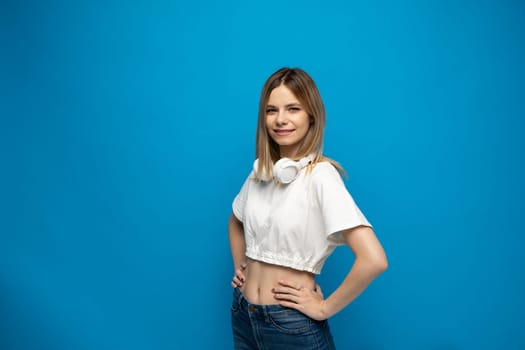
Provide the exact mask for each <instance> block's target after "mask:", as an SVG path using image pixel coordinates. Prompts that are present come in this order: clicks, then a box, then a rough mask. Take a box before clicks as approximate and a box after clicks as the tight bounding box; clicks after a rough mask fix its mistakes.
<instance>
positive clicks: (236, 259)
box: [228, 213, 246, 288]
mask: <svg viewBox="0 0 525 350" xmlns="http://www.w3.org/2000/svg"><path fill="white" fill-rule="evenodd" d="M228 237H229V239H230V249H231V253H232V258H233V269H234V270H235V276H234V277H233V279H232V283H231V285H232V287H233V288H237V287H241V286H242V285H243V283H244V281H245V279H246V278H245V276H244V273H243V271H244V269H245V268H246V255H245V252H246V243H245V241H244V228H243V225H242V222H240V221H239V219H237V218H236V217H235V215H233V213H232V214H231V216H230V220H229V221H228Z"/></svg>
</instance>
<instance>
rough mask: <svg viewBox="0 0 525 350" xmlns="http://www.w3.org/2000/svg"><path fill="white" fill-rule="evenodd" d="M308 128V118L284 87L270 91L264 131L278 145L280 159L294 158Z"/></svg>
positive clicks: (292, 95)
mask: <svg viewBox="0 0 525 350" xmlns="http://www.w3.org/2000/svg"><path fill="white" fill-rule="evenodd" d="M309 128H310V118H309V117H308V114H307V113H306V111H305V110H304V108H303V106H302V105H301V104H300V103H299V100H298V99H297V98H296V97H295V95H294V94H293V93H292V92H291V91H290V89H288V88H287V87H286V86H285V85H280V86H278V87H276V88H275V89H273V90H272V92H271V93H270V98H269V99H268V103H267V104H266V129H267V130H268V134H269V135H270V137H271V138H272V140H274V141H275V142H276V143H277V144H278V145H279V150H280V153H281V157H287V158H291V157H295V156H296V154H297V151H298V149H299V146H300V145H301V141H302V140H303V138H304V137H305V136H306V134H307V133H308V129H309Z"/></svg>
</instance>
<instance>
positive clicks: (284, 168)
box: [273, 158, 303, 184]
mask: <svg viewBox="0 0 525 350" xmlns="http://www.w3.org/2000/svg"><path fill="white" fill-rule="evenodd" d="M302 168H303V167H302V166H301V164H300V162H296V161H294V160H291V159H288V158H281V159H279V160H278V161H277V163H275V164H274V166H273V175H274V177H275V178H276V179H277V181H279V182H280V183H282V184H289V183H290V182H292V181H293V180H295V178H296V177H297V175H299V171H301V169H302Z"/></svg>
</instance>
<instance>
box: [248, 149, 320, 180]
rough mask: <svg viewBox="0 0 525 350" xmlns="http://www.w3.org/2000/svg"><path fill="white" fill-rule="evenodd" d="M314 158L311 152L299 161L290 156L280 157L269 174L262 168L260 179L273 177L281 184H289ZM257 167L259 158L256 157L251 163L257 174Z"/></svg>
mask: <svg viewBox="0 0 525 350" xmlns="http://www.w3.org/2000/svg"><path fill="white" fill-rule="evenodd" d="M313 158H314V155H313V154H309V155H307V156H306V157H304V158H302V159H300V160H299V161H295V160H291V159H290V158H281V159H279V160H278V161H277V162H276V163H275V164H274V165H273V170H272V173H271V174H268V173H267V172H266V171H264V170H263V173H262V176H261V180H262V181H266V182H267V181H270V180H272V179H273V178H275V179H276V180H277V181H279V182H280V183H282V184H289V183H290V182H292V181H293V180H295V179H296V178H297V175H299V172H300V171H301V170H302V169H303V168H304V167H305V166H307V165H308V164H310V163H311V162H312V160H313ZM258 167H259V159H256V160H255V162H254V163H253V171H254V172H255V173H256V174H257V168H258Z"/></svg>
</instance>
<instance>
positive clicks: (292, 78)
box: [255, 67, 345, 179]
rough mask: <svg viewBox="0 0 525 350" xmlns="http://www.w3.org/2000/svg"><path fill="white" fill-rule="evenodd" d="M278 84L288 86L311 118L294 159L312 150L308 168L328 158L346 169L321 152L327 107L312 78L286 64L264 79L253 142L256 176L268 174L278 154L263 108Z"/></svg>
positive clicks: (277, 146) (337, 167) (338, 167)
mask: <svg viewBox="0 0 525 350" xmlns="http://www.w3.org/2000/svg"><path fill="white" fill-rule="evenodd" d="M281 85H284V86H286V87H287V88H288V89H290V91H291V92H292V93H293V94H294V96H295V97H296V98H297V100H299V103H300V104H301V105H302V106H303V108H304V109H305V112H306V113H307V114H308V116H309V118H310V127H309V128H308V131H307V133H306V135H305V137H304V138H303V139H302V140H301V143H300V145H299V148H298V151H297V157H296V159H295V160H298V159H301V158H304V157H306V156H307V155H309V154H313V155H314V157H313V160H312V163H311V164H310V167H309V168H308V171H309V170H310V169H312V168H313V166H314V165H315V164H317V163H318V162H321V161H328V162H330V163H332V164H333V165H334V166H335V167H336V169H337V170H338V171H339V173H341V174H342V175H344V174H345V172H344V170H343V168H342V167H341V166H340V165H339V163H337V162H336V161H334V160H331V159H329V158H327V157H324V156H323V138H324V128H325V125H326V111H325V108H324V104H323V100H322V99H321V95H320V94H319V90H318V89H317V86H316V85H315V82H314V81H313V79H312V78H311V77H310V76H309V75H308V74H307V73H306V72H305V71H303V70H302V69H300V68H287V67H285V68H281V69H279V70H278V71H276V72H275V73H273V74H272V75H271V76H270V77H269V78H268V79H267V80H266V82H265V84H264V86H263V88H262V91H261V97H260V100H259V117H258V122H257V135H256V146H255V156H256V158H258V159H259V165H258V168H257V171H256V178H258V179H261V178H262V174H263V173H266V174H271V169H272V168H273V164H274V163H275V162H277V161H278V160H279V159H280V158H281V156H280V153H279V145H278V144H277V143H276V142H275V141H274V140H273V139H272V138H271V137H270V136H269V134H268V130H267V128H266V108H267V104H268V100H269V99H270V94H271V93H272V91H273V89H275V88H276V87H278V86H281Z"/></svg>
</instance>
